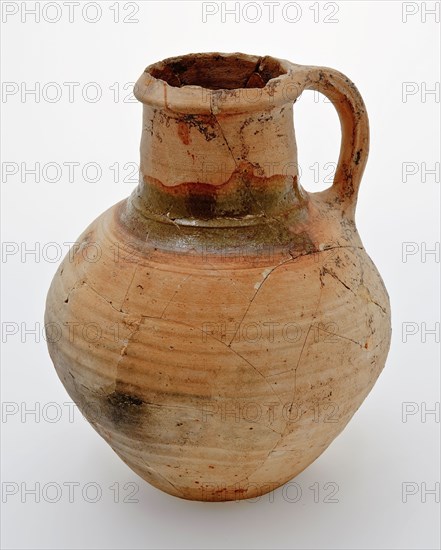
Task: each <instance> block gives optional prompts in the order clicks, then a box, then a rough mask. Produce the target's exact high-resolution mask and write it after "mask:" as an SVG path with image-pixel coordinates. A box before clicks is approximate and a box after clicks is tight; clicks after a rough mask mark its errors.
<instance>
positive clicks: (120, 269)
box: [45, 53, 391, 501]
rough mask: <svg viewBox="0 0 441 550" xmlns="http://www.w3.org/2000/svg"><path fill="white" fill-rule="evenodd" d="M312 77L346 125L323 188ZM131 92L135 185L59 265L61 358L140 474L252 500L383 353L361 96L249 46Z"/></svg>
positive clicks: (88, 412)
mask: <svg viewBox="0 0 441 550" xmlns="http://www.w3.org/2000/svg"><path fill="white" fill-rule="evenodd" d="M303 90H317V91H319V92H321V93H323V94H324V95H325V96H326V97H328V98H329V100H330V101H331V102H332V104H333V106H334V107H335V109H336V110H337V112H338V115H339V118H340V122H341V132H342V140H341V149H340V156H339V159H338V165H337V168H336V172H335V177H334V182H333V184H332V186H331V187H330V188H329V189H327V190H325V191H322V192H318V193H312V192H307V191H306V190H305V189H303V188H302V186H301V185H300V182H299V174H298V166H297V150H296V142H295V134H294V122H293V105H294V103H295V101H296V100H297V99H298V98H299V96H300V94H301V93H302V91H303ZM135 95H136V97H137V99H138V100H139V101H140V102H142V104H143V128H142V138H141V151H140V153H141V160H140V177H139V185H138V186H137V188H136V189H135V190H134V191H133V193H132V195H131V196H130V197H129V198H127V199H124V200H122V201H121V202H119V203H118V204H116V205H114V206H113V207H112V208H110V209H108V210H107V211H106V212H104V213H103V214H102V215H101V216H99V217H98V218H97V219H96V220H95V221H93V222H92V223H91V225H90V226H89V227H88V228H87V229H86V230H85V231H84V232H83V234H82V235H81V236H80V237H79V239H78V241H77V243H76V244H75V245H74V246H73V247H72V249H71V251H70V253H69V254H68V255H67V256H66V258H65V259H64V260H63V262H62V263H61V265H60V266H59V269H58V271H57V272H56V274H55V276H54V279H53V281H52V284H51V287H50V290H49V294H48V298H47V305H46V314H45V323H46V327H47V328H48V327H54V326H56V327H58V328H59V329H60V331H61V336H59V337H57V338H50V337H48V346H49V352H50V356H51V358H52V361H53V363H54V365H55V368H56V371H57V373H58V376H59V378H60V379H61V381H62V383H63V384H64V386H65V388H66V390H67V392H68V393H69V395H70V396H71V398H72V399H73V401H74V402H75V403H76V404H77V405H78V407H79V408H80V410H81V411H82V413H83V414H84V416H85V417H86V418H87V419H88V421H89V422H90V423H91V425H92V426H93V427H94V428H95V430H96V431H97V432H98V433H99V434H100V435H101V436H102V437H103V438H104V439H105V440H106V441H107V442H108V443H109V445H110V446H111V447H112V448H113V450H114V451H115V452H116V453H117V454H118V455H119V456H120V457H121V459H122V460H123V461H124V462H126V463H127V464H128V466H129V467H130V468H132V470H134V471H135V472H136V473H137V474H139V476H141V477H142V478H143V479H145V480H146V481H148V482H149V483H151V484H152V485H154V486H155V487H157V488H159V489H162V490H163V491H166V492H167V493H170V494H172V495H175V496H178V497H183V498H186V499H194V500H206V501H218V500H235V499H244V498H250V497H256V496H258V495H261V494H263V493H266V492H268V491H271V490H273V489H275V488H276V487H279V486H280V485H282V484H284V483H285V482H287V481H288V480H290V479H291V478H293V477H294V476H296V475H297V474H299V473H300V472H301V471H302V470H303V469H304V468H306V467H307V466H308V465H310V464H311V463H312V462H313V461H314V460H315V459H316V458H317V457H318V456H319V455H320V454H321V453H323V451H324V450H325V449H326V448H327V447H328V445H329V444H330V443H331V442H332V441H333V439H334V438H335V437H336V436H337V435H338V434H339V433H340V432H341V431H342V430H343V428H344V427H345V426H346V424H347V423H348V421H349V420H350V419H351V417H352V416H353V414H354V413H355V412H356V410H357V409H358V408H359V406H360V405H361V403H362V402H363V400H364V399H365V397H366V396H367V394H368V393H369V391H370V390H371V388H372V386H373V385H374V383H375V381H376V380H377V377H378V376H379V374H380V372H381V370H382V369H383V366H384V364H385V361H386V356H387V353H388V349H389V344H390V336H391V327H390V308H389V299H388V295H387V292H386V289H385V287H384V284H383V281H382V279H381V277H380V275H379V273H378V271H377V269H376V267H375V266H374V264H373V262H372V260H371V259H370V258H369V256H368V254H367V253H366V251H365V249H364V247H363V244H362V241H361V239H360V236H359V235H358V232H357V228H356V225H355V219H354V216H355V207H356V203H357V193H358V188H359V185H360V180H361V177H362V174H363V170H364V167H365V164H366V160H367V156H368V148H369V131H368V118H367V114H366V109H365V106H364V103H363V100H362V98H361V96H360V94H359V92H358V90H357V88H356V87H355V86H354V84H353V83H352V82H351V81H350V80H349V79H348V78H346V76H344V75H343V74H341V73H340V72H338V71H336V70H333V69H329V68H326V67H313V66H302V65H296V64H293V63H290V62H288V61H285V60H281V59H276V58H273V57H269V56H266V57H258V56H252V55H244V54H239V53H234V54H220V53H203V54H190V55H184V56H181V57H175V58H170V59H166V60H164V61H162V62H159V63H155V64H153V65H150V66H149V67H147V69H146V70H145V71H144V73H143V74H142V76H141V77H140V79H139V80H138V82H137V84H136V86H135ZM304 183H305V187H307V183H308V182H304ZM93 251H95V253H93Z"/></svg>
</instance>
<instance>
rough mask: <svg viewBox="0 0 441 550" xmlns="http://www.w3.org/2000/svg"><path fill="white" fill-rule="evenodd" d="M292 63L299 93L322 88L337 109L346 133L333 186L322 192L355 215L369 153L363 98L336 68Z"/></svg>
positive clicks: (345, 210)
mask: <svg viewBox="0 0 441 550" xmlns="http://www.w3.org/2000/svg"><path fill="white" fill-rule="evenodd" d="M291 65H292V67H293V73H292V76H293V78H294V80H295V81H296V84H297V86H298V88H297V89H298V91H299V95H300V93H301V92H302V91H303V90H315V91H318V92H320V93H322V94H323V95H325V96H326V97H327V98H328V99H329V100H330V101H331V103H332V104H333V105H334V107H335V108H336V110H337V113H338V116H339V119H340V125H341V133H342V139H341V146H340V155H339V159H338V164H337V168H336V171H335V175H334V180H333V184H332V186H331V187H330V188H328V189H326V190H325V191H322V192H320V193H319V195H321V196H322V197H323V199H324V200H326V201H327V202H331V203H333V204H338V205H339V207H340V208H341V209H342V213H343V215H346V216H348V217H350V218H353V217H354V215H355V207H356V204H357V195H358V188H359V186H360V181H361V178H362V175H363V172H364V168H365V166H366V162H367V157H368V153H369V120H368V116H367V112H366V107H365V105H364V101H363V98H362V97H361V95H360V92H359V91H358V90H357V88H356V86H355V84H354V83H353V82H351V81H350V80H349V78H347V77H346V76H345V75H344V74H342V73H340V72H339V71H336V70H335V69H331V68H328V67H314V66H305V65H294V64H291Z"/></svg>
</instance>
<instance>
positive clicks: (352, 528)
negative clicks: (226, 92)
mask: <svg viewBox="0 0 441 550" xmlns="http://www.w3.org/2000/svg"><path fill="white" fill-rule="evenodd" d="M6 4H7V5H8V6H9V7H8V8H7V9H8V10H10V11H11V12H14V11H15V10H16V9H17V10H18V11H17V13H15V14H14V13H12V14H11V15H9V16H8V15H5V13H3V23H2V39H1V40H2V44H1V45H2V58H1V61H2V79H3V98H2V104H1V107H2V126H1V133H2V143H3V145H2V170H3V174H2V198H3V201H2V209H3V212H2V214H3V236H2V239H3V241H4V244H3V257H2V269H3V293H2V308H3V312H2V320H3V323H2V330H3V361H2V401H3V410H2V424H1V428H2V492H3V495H2V497H3V498H2V500H3V503H2V547H3V548H17V549H34V548H35V549H37V548H38V549H52V548H59V549H64V548H66V549H77V548H78V549H80V548H81V549H83V548H84V549H86V548H87V549H95V548H100V549H101V548H102V549H107V548H109V549H113V548H115V549H120V548H121V549H122V548H127V549H129V548H134V549H135V548H136V549H137V548H298V549H309V548H311V549H334V548H335V549H337V548H338V549H343V548H354V549H372V548H378V549H392V548H394V549H395V548H396V549H403V548H406V549H408V548H409V549H421V548H425V549H429V548H430V549H431V548H438V546H439V520H438V513H439V504H437V502H438V503H439V470H438V463H439V454H438V443H437V442H438V433H439V376H438V365H439V356H438V352H439V346H438V344H437V343H436V340H438V341H439V336H437V337H436V336H434V335H433V334H430V333H428V332H427V331H428V330H431V329H433V328H434V327H435V323H436V322H437V321H438V319H439V311H438V303H439V294H438V286H437V276H438V275H437V274H438V269H439V248H438V257H436V256H435V255H434V254H429V253H427V252H426V251H427V250H429V249H434V247H435V242H436V241H439V236H438V223H439V187H440V184H439V164H438V176H437V177H436V176H435V175H434V174H433V173H432V174H430V173H427V174H424V170H425V169H427V170H430V169H432V170H433V168H434V166H435V162H436V161H439V159H438V151H439V79H440V77H439V70H438V66H439V53H438V52H439V25H437V24H436V22H435V16H434V15H433V14H430V13H427V10H430V9H433V7H434V5H435V2H425V3H424V2H423V3H416V2H410V3H405V2H404V3H402V2H399V1H394V2H369V1H363V2H352V1H339V2H336V3H332V2H331V3H327V4H326V3H320V5H319V4H318V3H313V2H298V3H297V5H298V6H300V10H296V8H295V6H294V7H293V3H291V7H286V5H285V3H283V2H280V3H276V4H277V5H276V6H275V7H274V20H273V22H271V21H270V15H269V8H267V7H265V5H264V4H260V9H261V13H260V14H259V13H258V11H257V9H256V7H255V6H256V3H248V7H245V8H244V6H245V4H243V3H242V4H241V5H240V6H239V10H238V12H237V16H236V17H237V20H235V18H234V15H225V16H223V15H222V9H223V7H224V8H225V7H227V8H229V9H231V8H232V7H233V3H231V2H228V3H227V4H225V3H222V2H217V3H213V2H212V3H209V4H210V6H209V9H211V10H213V11H216V10H217V12H216V13H214V14H213V15H210V16H207V18H206V21H205V22H204V21H203V17H202V10H203V6H202V3H200V2H198V1H195V2H188V1H181V2H161V3H159V2H137V3H129V2H120V3H119V13H118V12H117V11H116V8H117V6H115V4H116V3H115V2H101V3H100V4H99V6H100V8H101V17H100V18H99V20H98V21H97V22H95V23H91V22H88V21H87V20H86V19H89V20H91V19H95V17H96V10H95V8H93V6H92V7H90V8H87V10H86V11H85V12H84V15H83V11H82V10H83V8H84V5H85V4H87V2H86V3H84V2H81V3H80V4H81V5H80V6H79V7H76V8H75V12H74V16H73V22H69V11H68V8H67V7H66V6H65V5H63V3H62V2H59V3H58V6H59V10H58V12H57V8H56V6H55V7H54V6H53V5H54V4H55V2H53V3H51V4H52V6H49V7H48V6H46V7H45V4H47V3H46V2H37V3H35V2H27V3H26V4H27V7H28V8H32V7H33V5H35V4H36V6H37V9H38V11H39V13H40V22H35V16H32V15H27V16H26V17H25V13H24V8H23V7H22V5H21V4H22V3H15V2H3V9H5V5H6ZM129 4H131V5H129ZM11 6H12V7H11ZM132 6H134V7H135V8H132ZM334 6H336V8H337V11H336V9H335V7H334ZM282 8H283V9H282ZM438 10H439V2H438ZM135 11H136V13H134V12H135ZM406 13H408V14H409V15H407V16H406V15H405V14H406ZM411 13H413V15H412V14H411ZM438 13H439V12H438ZM60 14H61V16H60V19H59V21H55V22H52V23H51V22H50V21H51V20H52V21H53V20H54V19H57V18H58V15H60ZM403 14H404V15H403ZM117 15H118V16H119V22H115V19H116V17H117ZM325 17H328V21H327V22H325V21H324V19H325ZM124 18H130V19H134V20H138V22H134V23H128V22H124V21H123V19H124ZM22 19H24V20H23V21H22ZM253 21H254V22H253ZM438 21H439V16H438ZM202 51H221V52H222V51H223V52H232V51H241V52H245V53H251V54H259V55H265V54H269V55H272V56H276V57H281V58H286V59H289V60H291V61H293V62H295V63H301V64H313V65H324V66H330V67H334V68H336V69H338V70H340V71H342V72H344V73H345V74H347V75H348V76H349V78H351V79H352V80H353V81H354V82H355V83H356V85H357V86H358V88H359V90H360V91H361V93H362V95H363V97H364V99H365V102H366V105H367V109H368V113H369V116H370V123H371V153H370V158H369V162H368V166H367V169H366V172H365V176H364V179H363V182H362V185H361V192H360V197H359V202H358V210H357V224H358V228H359V232H360V234H361V237H362V239H363V242H364V244H365V247H366V249H367V251H368V253H369V254H370V255H371V257H372V258H373V260H374V262H375V263H376V265H377V267H378V269H379V271H380V273H381V274H382V276H383V278H384V281H385V284H386V286H387V288H388V290H389V294H390V298H391V303H392V311H393V340H392V346H391V350H390V354H389V357H388V360H387V364H386V367H385V369H384V371H383V373H382V375H381V376H380V378H379V380H378V382H377V384H376V386H375V387H374V389H373V391H372V393H371V394H370V395H369V397H368V398H367V400H366V401H365V403H364V404H363V405H362V407H361V408H360V410H359V411H358V412H357V414H356V415H355V416H354V418H353V419H352V421H351V422H350V424H349V425H348V427H347V428H346V430H345V431H344V433H343V434H342V435H341V436H339V437H338V438H337V439H336V440H335V442H334V443H333V444H332V445H331V446H330V447H329V449H328V450H327V451H326V452H325V453H324V454H323V455H322V456H321V457H320V458H319V459H318V460H317V461H316V462H315V463H314V464H312V465H311V466H310V467H309V468H308V469H307V470H306V471H305V472H304V473H302V474H301V475H300V476H298V477H297V478H296V479H295V482H296V483H297V486H294V485H291V486H289V487H285V488H284V489H279V490H277V491H275V492H274V493H271V494H270V495H265V496H262V497H261V498H260V499H256V500H255V501H251V502H246V501H245V502H230V503H216V504H211V503H197V502H188V501H184V500H180V499H177V498H174V497H171V496H168V495H166V494H163V493H161V492H160V491H158V490H156V489H154V488H153V487H151V486H149V485H148V484H147V483H145V482H143V481H142V480H141V479H140V478H139V477H138V476H137V475H136V474H134V473H133V472H131V471H130V469H129V468H128V467H127V466H126V465H125V464H124V463H123V462H122V461H120V460H119V458H117V456H116V455H115V454H114V453H113V451H112V450H111V449H110V447H108V446H107V444H106V443H105V442H104V441H103V440H101V439H100V438H99V436H98V435H97V434H96V433H95V432H94V431H93V429H92V428H91V427H90V426H89V425H88V424H87V423H86V421H85V420H84V419H83V418H82V417H81V415H80V414H79V412H78V410H76V411H75V413H74V418H73V419H72V418H71V417H70V416H69V405H63V403H68V404H69V402H70V399H69V397H68V395H67V394H66V392H65V390H64V388H63V386H62V385H61V383H60V382H59V380H58V378H57V376H56V373H55V370H54V368H53V366H52V364H51V362H50V359H49V356H48V353H47V349H46V343H45V341H44V338H43V335H42V329H43V312H44V304H45V298H46V293H47V290H48V287H49V284H50V281H51V278H52V276H53V274H54V273H55V270H56V267H57V265H58V263H59V261H60V260H61V256H59V257H57V254H58V253H57V247H58V249H59V250H60V251H61V249H62V250H63V254H64V253H65V252H66V251H67V247H66V246H64V245H63V243H68V242H72V241H75V240H76V238H77V237H78V235H79V234H80V233H81V232H82V231H83V229H84V228H85V227H86V226H87V225H88V224H89V223H90V221H91V220H92V219H94V218H95V217H96V216H97V215H98V214H100V213H101V212H102V211H103V210H104V209H106V208H108V207H109V206H111V205H112V204H114V203H115V202H117V201H119V200H120V199H122V198H124V197H126V196H127V195H128V194H129V193H130V192H131V190H132V188H133V187H134V186H135V180H136V176H135V177H133V175H132V177H131V178H130V170H129V168H127V167H126V168H124V166H125V164H126V163H137V161H138V150H139V139H140V133H141V110H142V109H141V105H139V104H138V103H136V102H131V101H130V98H129V100H128V101H124V98H126V97H127V96H128V95H129V89H130V85H126V84H127V83H131V82H133V81H135V80H137V78H138V76H139V75H140V74H141V72H142V71H143V69H144V67H145V66H147V65H148V64H150V63H153V62H155V61H158V60H160V59H163V58H166V57H169V56H173V55H179V54H183V53H189V52H202ZM66 82H76V83H79V84H78V85H76V86H74V88H73V90H74V91H73V97H72V96H71V97H70V98H69V93H68V92H69V89H68V87H67V85H64V84H63V83H66ZM436 82H438V84H437V86H438V96H437V97H436V96H435V95H434V94H433V93H432V94H430V90H433V89H434V88H435V83H436ZM36 83H39V86H40V91H39V92H38V91H37V97H36V96H35V95H32V94H26V93H25V92H26V90H28V91H29V90H30V89H31V88H34V87H35V85H36ZM48 83H55V85H50V86H48ZM89 83H95V84H93V85H92V86H90V84H89ZM406 83H407V84H406ZM97 89H99V90H100V91H101V94H102V95H101V98H100V99H99V100H98V101H96V102H94V101H91V99H92V100H93V99H94V97H95V96H94V90H95V91H96V90H97ZM403 89H404V90H408V91H409V92H411V93H410V94H408V95H405V96H403ZM118 90H119V92H120V95H119V97H118V95H117V92H118ZM60 93H61V95H60ZM23 94H24V95H23ZM57 94H59V97H57ZM87 94H90V95H87ZM37 100H38V101H37ZM70 100H72V101H70ZM295 117H296V118H295V126H296V135H297V142H298V148H299V163H300V166H301V168H302V174H303V177H302V184H303V186H304V187H305V188H306V189H308V190H318V189H323V188H325V187H326V186H327V185H326V184H324V183H323V181H321V182H320V181H318V182H314V178H315V173H314V171H313V170H312V169H311V168H310V167H311V166H312V165H314V163H318V166H319V167H320V171H319V178H318V179H320V180H323V178H324V177H325V176H326V174H327V172H326V170H325V169H324V165H325V164H326V163H327V162H336V160H337V155H338V149H339V140H340V132H339V125H338V119H337V116H336V113H335V112H334V110H333V108H332V106H331V105H330V104H329V103H326V102H325V101H324V100H323V98H322V97H320V98H319V97H318V96H314V94H313V93H312V92H311V93H305V94H304V95H303V96H302V98H301V99H300V100H299V102H298V103H297V104H296V107H295ZM66 162H76V163H80V167H79V168H78V167H77V168H76V170H75V173H74V178H73V181H69V173H68V170H67V167H66V166H64V167H63V163H66ZM89 162H94V163H97V164H98V165H99V166H100V169H101V172H102V173H101V177H100V179H99V181H97V182H95V183H93V182H91V181H90V180H91V179H93V178H94V177H95V173H94V172H93V169H92V168H90V172H88V171H86V174H85V176H84V174H83V173H82V168H83V167H84V165H85V164H86V163H89ZM22 163H23V164H22ZM35 163H40V170H39V174H40V177H39V179H40V181H36V178H35V176H33V175H31V174H26V172H25V171H26V170H27V169H31V168H32V167H33V166H34V165H35ZM47 163H57V164H58V165H59V166H60V167H61V169H62V171H61V173H60V174H58V175H57V172H56V171H51V170H55V168H53V165H48V164H47ZM115 163H118V164H117V165H115ZM403 163H413V164H405V165H404V168H403ZM423 163H426V164H425V165H424V164H423ZM51 166H52V168H51ZM110 166H113V167H114V168H113V169H110V168H109V167H110ZM116 166H119V168H120V174H119V178H118V177H116V179H117V180H118V179H119V181H116V182H115V181H114V178H115V174H116V172H115V170H116ZM129 166H132V165H129ZM403 169H404V170H405V171H406V170H407V171H408V172H409V171H410V172H412V171H413V172H415V173H414V174H413V175H410V174H409V175H408V176H407V177H403ZM14 171H16V172H17V173H15V174H14V173H13V172H14ZM127 177H128V179H129V181H125V182H124V181H122V180H123V178H126V179H127ZM51 178H52V179H53V180H58V181H48V180H50V179H51ZM88 180H89V181H88ZM436 180H437V181H436ZM5 243H6V244H5ZM48 243H56V244H55V246H54V245H51V246H49V245H48ZM406 243H407V244H406ZM409 243H413V244H409ZM437 246H438V247H439V243H438V245H437ZM36 247H37V248H36ZM31 249H36V250H37V252H36V253H35V254H32V253H27V251H29V250H31ZM403 249H404V250H408V251H410V252H412V254H408V255H407V256H405V257H403ZM5 252H6V253H5ZM59 254H61V252H59ZM403 323H411V324H407V325H406V324H405V325H403ZM35 326H37V329H38V330H39V335H37V336H36V335H35V334H29V333H27V331H29V330H31V329H33V328H35ZM403 330H404V332H405V333H406V331H407V332H409V331H410V332H414V333H415V334H412V335H411V334H408V335H407V336H406V334H405V337H403ZM438 331H439V329H438ZM438 334H439V332H438ZM403 340H405V341H403ZM436 403H438V405H437V407H438V417H437V418H436V417H435V415H434V414H428V413H427V412H426V413H425V411H427V410H428V409H434V407H435V406H436V405H435V404H436ZM36 407H37V412H36V414H34V415H32V414H31V413H29V410H31V409H35V408H36ZM38 407H39V410H38ZM403 410H407V411H409V412H413V413H414V414H411V415H407V416H406V415H404V417H403ZM57 415H58V417H57ZM54 418H55V420H56V421H53V422H51V421H50V420H51V419H54ZM72 420H73V421H72ZM404 420H405V421H404ZM68 482H73V483H78V484H80V485H79V486H77V489H76V491H75V493H74V497H73V499H72V500H73V502H69V492H68V487H67V486H66V485H65V484H66V483H68ZM327 482H331V483H333V484H337V485H338V493H337V495H336V496H335V497H334V498H336V499H338V502H325V501H326V500H327V499H326V495H327V494H328V493H329V490H325V487H324V485H325V484H326V483H327ZM47 483H52V485H46V486H45V484H47ZM87 483H92V484H94V485H93V486H87V487H89V490H90V492H89V490H88V491H86V496H84V495H83V493H82V491H83V490H84V486H85V484H87ZM126 483H131V484H132V485H129V486H125V484H126ZM436 483H438V494H437V496H436V495H434V494H433V493H431V492H430V491H431V490H433V489H434V488H435V487H436V485H435V484H436ZM36 484H37V485H36ZM38 484H39V485H38ZM63 484H64V485H63ZM115 484H118V485H115ZM133 484H134V485H133ZM313 484H318V485H315V486H316V487H317V486H318V487H319V488H320V492H319V495H318V497H317V495H316V500H318V501H319V502H315V501H314V492H313V491H312V490H311V489H310V487H311V486H313ZM403 484H408V485H403ZM409 484H410V485H409ZM33 486H35V487H36V488H37V495H38V497H36V496H35V495H32V494H29V493H26V490H27V489H28V490H29V489H31V488H32V487H33ZM110 486H113V492H112V490H111V489H110V488H109V487H110ZM117 486H119V488H120V491H119V496H115V488H116V487H117ZM57 487H58V488H61V490H62V493H61V495H59V496H60V499H59V500H58V502H50V500H51V499H54V498H55V497H54V495H56V491H57ZM87 487H86V488H87ZM94 487H95V488H96V487H99V489H100V490H101V491H102V495H101V498H100V499H99V500H98V501H97V502H95V503H93V502H89V501H90V500H91V499H93V498H94V495H95V493H94V491H93V488H94ZM124 487H125V488H124ZM132 487H135V489H137V488H138V489H137V493H136V494H135V495H133V496H132V500H135V501H137V502H124V500H127V499H128V497H129V495H130V493H131V492H132ZM328 487H329V486H328ZM296 488H297V491H296ZM299 488H300V489H301V496H300V497H299V496H298V495H299V493H298V490H299ZM406 488H407V490H408V492H409V488H410V489H411V491H410V492H413V493H415V494H408V495H407V496H406V494H404V495H403V490H404V492H406ZM296 497H297V498H296ZM37 498H38V499H39V500H40V501H39V502H36V500H37ZM115 499H116V500H117V501H118V502H114V500H115ZM295 500H296V502H294V501H295ZM436 501H437V502H436Z"/></svg>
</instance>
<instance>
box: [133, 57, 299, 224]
mask: <svg viewBox="0 0 441 550" xmlns="http://www.w3.org/2000/svg"><path fill="white" fill-rule="evenodd" d="M210 55H211V54H195V55H194V56H191V55H190V56H184V58H186V59H187V58H188V59H187V64H185V63H184V64H183V61H182V59H183V58H174V60H172V62H171V61H169V60H166V61H165V62H161V63H159V64H156V65H153V66H151V67H149V68H147V69H146V72H145V73H144V75H143V77H141V79H140V80H139V81H138V83H137V85H136V87H135V95H136V96H137V97H138V99H140V100H141V101H142V102H143V104H144V105H143V130H142V138H141V160H140V186H139V189H138V195H139V196H140V197H141V199H143V202H144V204H145V205H146V207H147V208H149V209H150V210H154V211H155V212H156V213H161V212H162V213H163V214H164V215H167V216H168V217H172V218H173V220H176V219H188V218H191V219H198V218H202V219H209V218H219V217H225V218H232V217H236V218H237V217H239V218H240V217H250V216H262V215H268V214H270V215H275V214H276V213H277V212H279V211H282V210H286V209H287V208H291V207H293V206H296V205H298V204H299V202H301V201H302V194H301V191H300V189H299V186H298V167H297V150H296V142H295V135H294V123H293V102H292V99H291V98H290V97H289V94H287V93H286V92H287V90H286V89H285V90H283V86H282V87H281V86H280V85H281V83H283V82H282V80H280V77H279V78H278V77H277V75H279V73H281V72H282V76H283V74H284V73H283V71H285V70H286V69H285V68H284V67H283V66H282V62H279V61H278V60H273V59H272V58H264V59H265V61H263V60H262V58H254V57H252V56H243V55H241V54H230V55H228V54H226V55H224V56H223V57H221V60H220V61H219V59H218V58H213V57H210ZM199 58H201V59H199ZM176 59H179V60H180V63H181V64H180V65H178V67H177V61H176ZM268 59H269V60H268ZM198 60H199V61H198ZM183 67H184V68H185V70H184V69H183ZM178 69H179V70H178ZM226 69H229V70H226ZM179 71H180V72H179ZM235 71H236V73H237V74H234V72H235ZM187 72H188V73H190V75H188V74H187ZM272 75H276V76H275V77H274V78H271V76H272ZM216 79H217V80H216ZM265 79H268V82H267V83H265ZM186 82H188V83H186ZM193 82H200V83H202V84H205V85H210V86H212V88H205V87H203V86H199V85H194V84H193ZM237 85H240V86H248V87H242V88H237V87H235V86H237ZM216 86H225V87H226V86H230V88H229V89H228V88H216ZM283 93H285V95H283Z"/></svg>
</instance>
